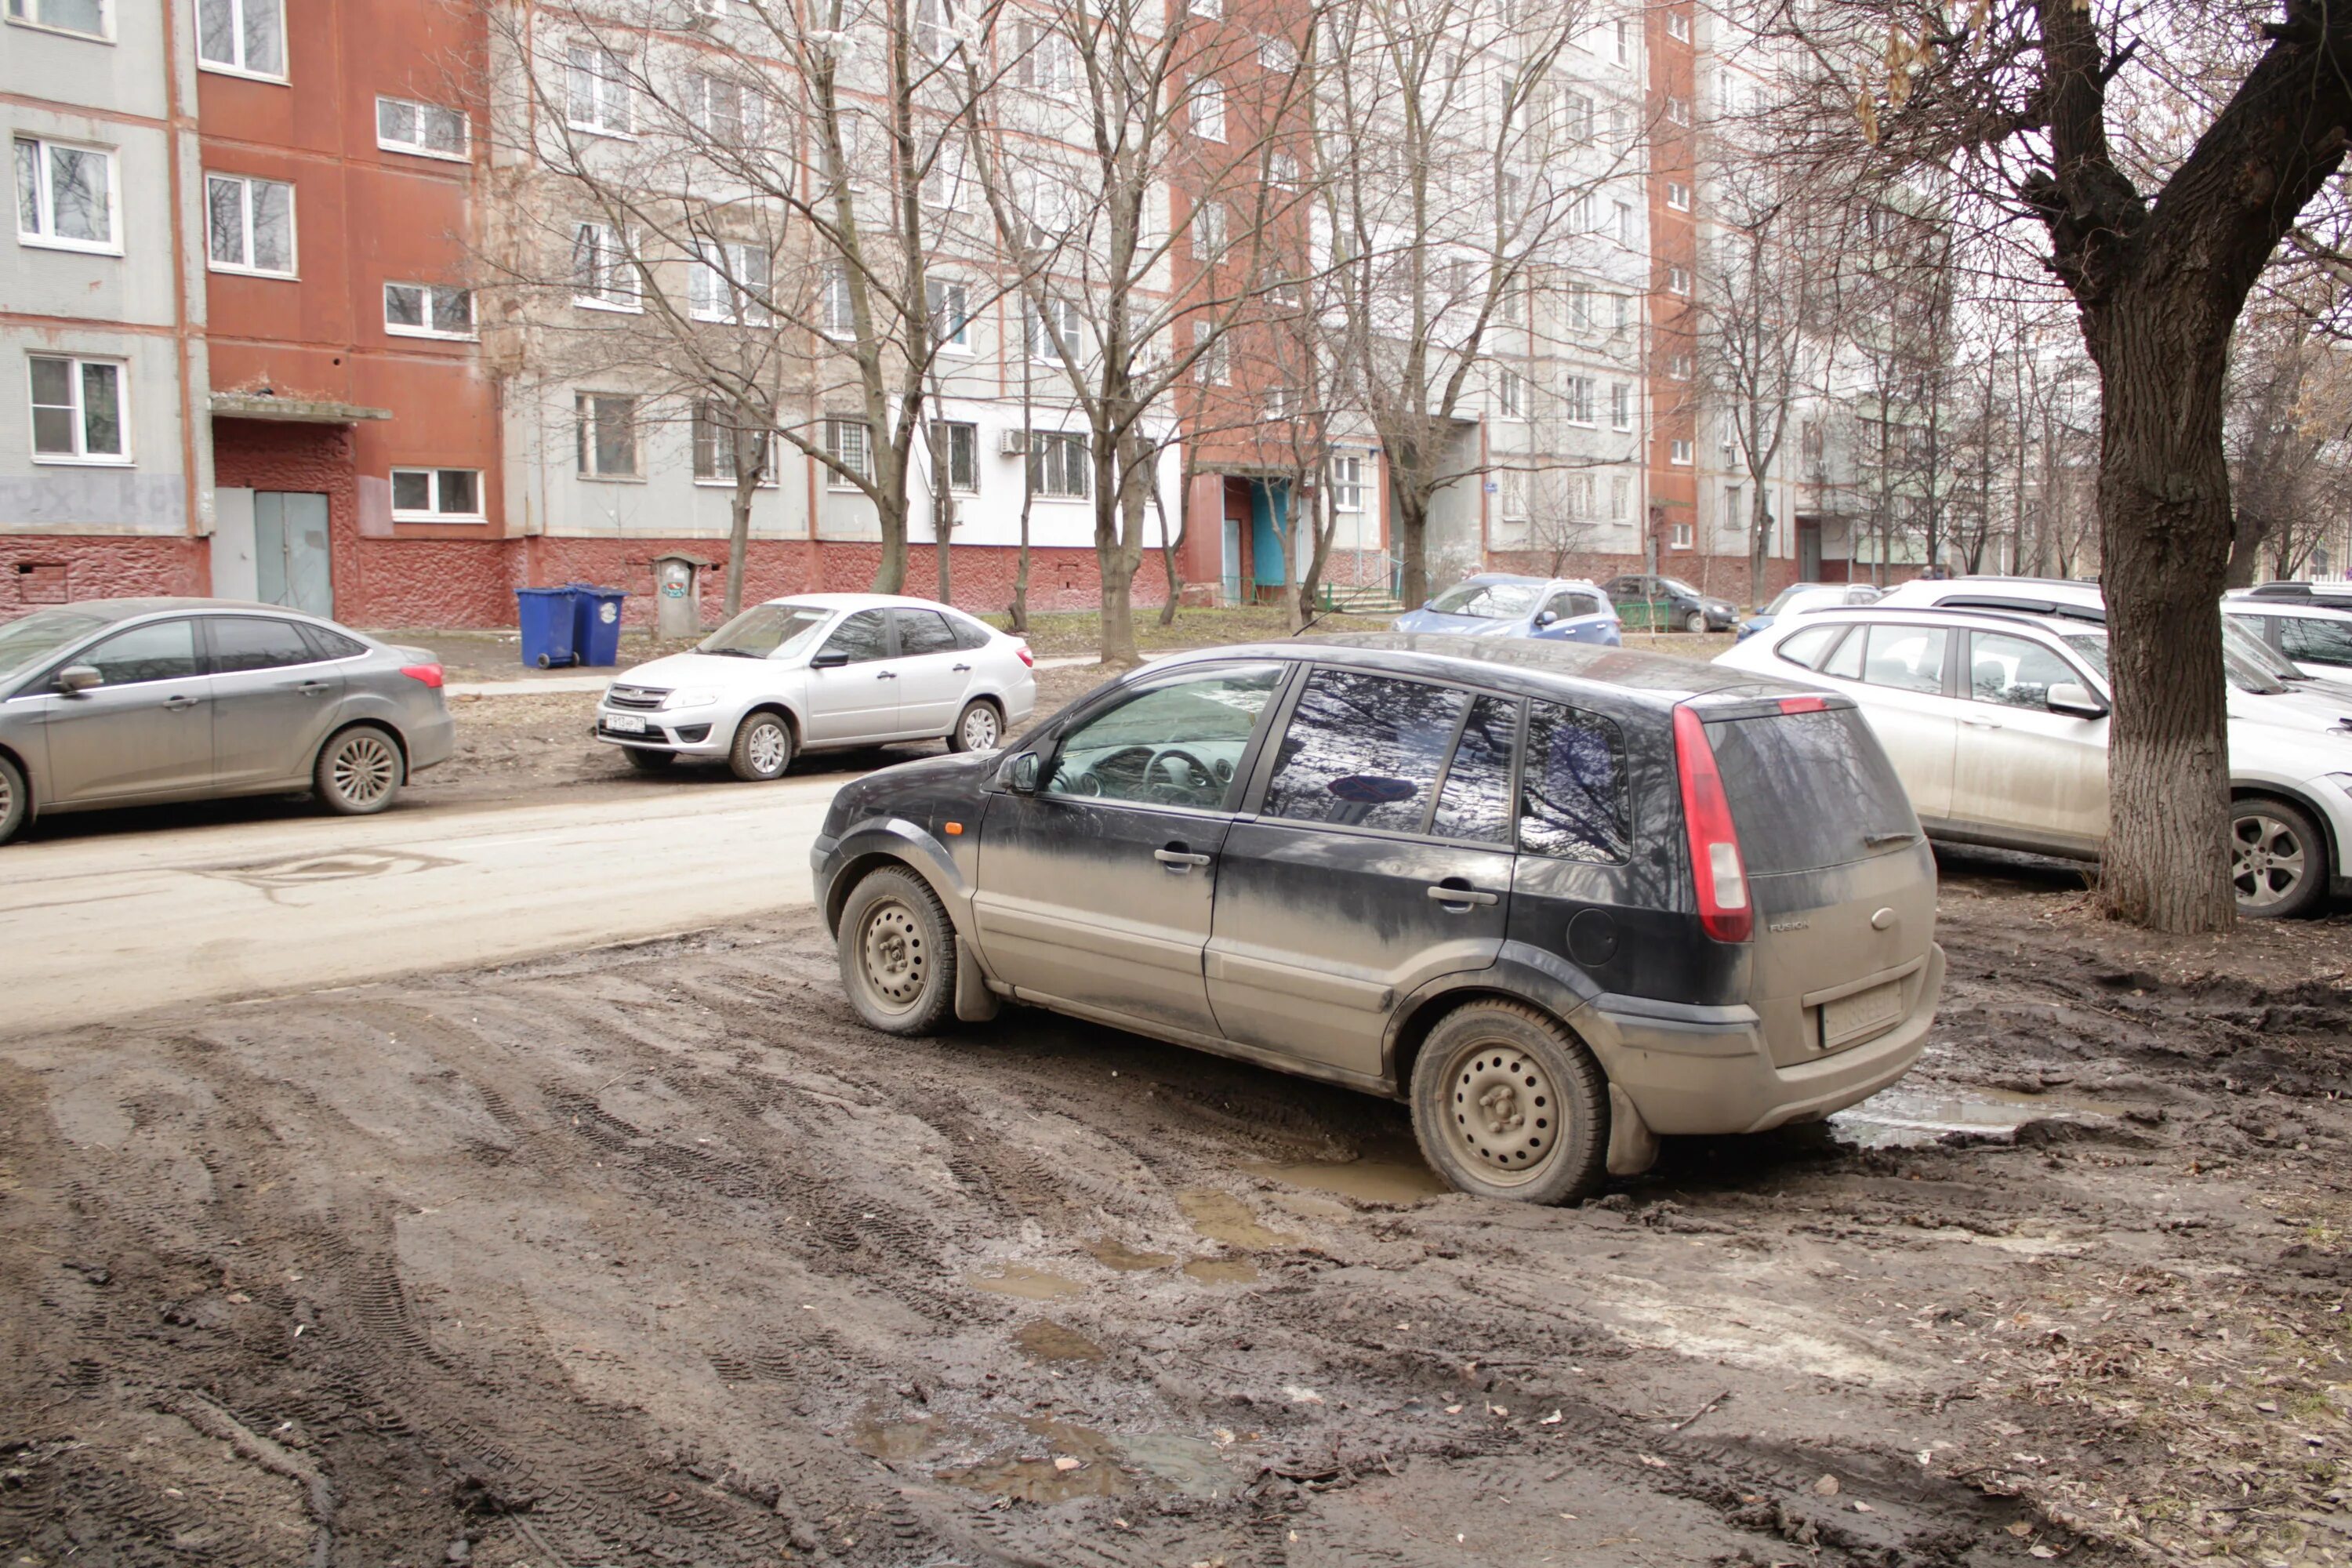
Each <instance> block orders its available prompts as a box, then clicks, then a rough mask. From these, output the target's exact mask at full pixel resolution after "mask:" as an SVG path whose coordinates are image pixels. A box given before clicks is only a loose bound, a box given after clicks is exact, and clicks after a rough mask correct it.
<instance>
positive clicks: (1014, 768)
mask: <svg viewBox="0 0 2352 1568" xmlns="http://www.w3.org/2000/svg"><path fill="white" fill-rule="evenodd" d="M996 782H997V783H999V784H1003V786H1004V787H1005V788H1006V789H1009V790H1011V791H1012V792H1013V794H1014V795H1035V794H1036V793H1037V753H1036V752H1019V753H1017V754H1015V755H1013V756H1011V757H1008V758H1006V759H1005V762H1004V765H1003V767H1001V768H999V769H997V770H996Z"/></svg>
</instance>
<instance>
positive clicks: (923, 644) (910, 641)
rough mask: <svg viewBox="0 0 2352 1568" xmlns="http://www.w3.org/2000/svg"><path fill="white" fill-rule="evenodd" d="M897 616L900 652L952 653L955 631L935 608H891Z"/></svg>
mask: <svg viewBox="0 0 2352 1568" xmlns="http://www.w3.org/2000/svg"><path fill="white" fill-rule="evenodd" d="M890 613H891V614H892V615H894V616H898V651H899V652H900V653H902V654H915V653H952V652H954V651H955V646H956V639H955V633H953V632H952V631H950V630H949V629H948V623H947V617H945V616H942V615H940V613H939V612H938V611H937V610H893V611H891V612H890Z"/></svg>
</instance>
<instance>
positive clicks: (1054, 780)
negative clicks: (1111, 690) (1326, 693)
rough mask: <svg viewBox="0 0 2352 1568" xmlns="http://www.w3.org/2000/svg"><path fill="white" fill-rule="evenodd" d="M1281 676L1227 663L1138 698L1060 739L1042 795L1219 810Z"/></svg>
mask: <svg viewBox="0 0 2352 1568" xmlns="http://www.w3.org/2000/svg"><path fill="white" fill-rule="evenodd" d="M1282 673H1283V667H1282V666H1281V665H1279V664H1244V665H1227V666H1222V667H1219V668H1212V669H1206V670H1202V671H1201V672H1200V673H1198V674H1195V675H1191V676H1187V677H1185V678H1183V679H1175V680H1169V681H1166V682H1163V683H1160V684H1157V685H1154V686H1151V687H1149V688H1147V689H1144V690H1141V691H1138V692H1136V693H1135V694H1134V695H1132V696H1130V697H1129V698H1127V699H1126V700H1123V701H1120V702H1118V704H1116V705H1115V706H1113V707H1111V708H1109V709H1108V710H1104V711H1103V712H1100V713H1097V714H1095V715H1093V716H1092V717H1091V718H1088V719H1086V720H1083V721H1080V722H1079V723H1078V724H1077V725H1076V727H1075V728H1073V729H1072V730H1071V731H1069V733H1067V734H1066V735H1065V736H1063V737H1062V741H1061V744H1060V746H1059V747H1058V748H1057V749H1056V751H1055V757H1054V769H1053V772H1052V773H1050V774H1048V775H1047V777H1046V780H1045V793H1046V794H1048V795H1087V796H1100V797H1103V798H1105V799H1109V800H1130V801H1149V802H1151V803H1153V804H1156V805H1191V806H1198V807H1202V808H1203V809H1209V808H1213V807H1216V806H1219V805H1223V803H1224V797H1225V794H1226V792H1227V789H1228V787H1229V786H1230V784H1232V782H1233V778H1234V770H1235V769H1236V768H1238V767H1239V766H1240V765H1241V760H1242V752H1244V750H1245V749H1246V748H1247V747H1248V745H1249V738H1250V733H1251V731H1254V730H1255V729H1256V728H1257V717H1258V715H1259V714H1260V713H1262V712H1264V711H1265V705H1266V703H1267V701H1268V700H1271V699H1272V697H1273V696H1274V691H1275V688H1276V686H1278V685H1280V684H1281V682H1282Z"/></svg>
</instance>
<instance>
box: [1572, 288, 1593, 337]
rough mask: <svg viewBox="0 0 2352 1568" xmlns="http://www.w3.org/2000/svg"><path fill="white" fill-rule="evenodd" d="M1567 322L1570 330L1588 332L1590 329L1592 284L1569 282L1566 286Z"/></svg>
mask: <svg viewBox="0 0 2352 1568" xmlns="http://www.w3.org/2000/svg"><path fill="white" fill-rule="evenodd" d="M1568 324H1569V327H1570V330H1572V331H1580V332H1589V331H1591V330H1592V285H1591V284H1590V283H1571V284H1570V285H1569V286H1568Z"/></svg>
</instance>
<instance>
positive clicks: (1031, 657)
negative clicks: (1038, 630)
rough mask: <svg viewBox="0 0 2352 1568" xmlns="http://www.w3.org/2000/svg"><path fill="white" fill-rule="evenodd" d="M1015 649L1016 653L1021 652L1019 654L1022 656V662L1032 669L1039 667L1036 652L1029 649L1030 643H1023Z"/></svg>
mask: <svg viewBox="0 0 2352 1568" xmlns="http://www.w3.org/2000/svg"><path fill="white" fill-rule="evenodd" d="M1013 652H1014V653H1017V654H1019V655H1020V656H1021V662H1022V663H1024V664H1025V665H1027V666H1028V667H1029V668H1032V669H1034V668H1037V656H1036V655H1035V654H1034V653H1031V652H1030V651H1029V645H1028V644H1027V643H1023V644H1022V645H1021V646H1020V647H1016V648H1014V649H1013Z"/></svg>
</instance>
